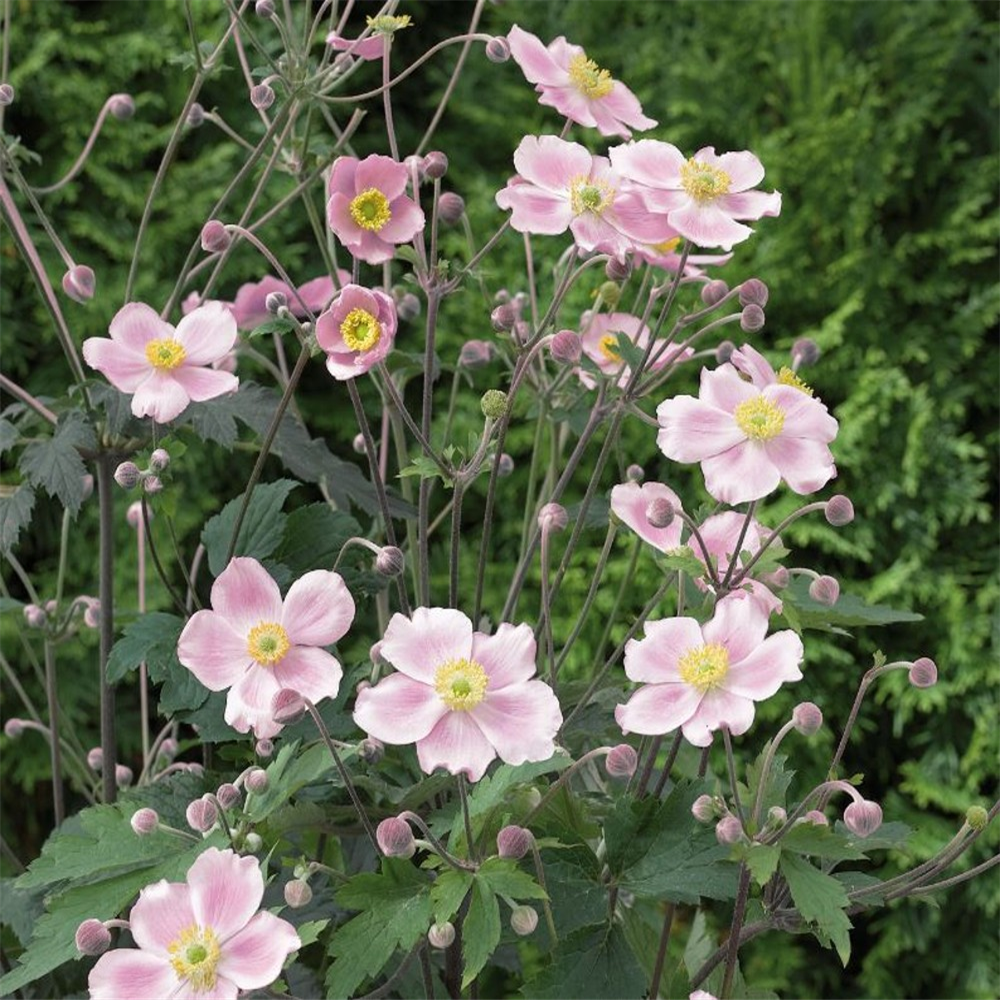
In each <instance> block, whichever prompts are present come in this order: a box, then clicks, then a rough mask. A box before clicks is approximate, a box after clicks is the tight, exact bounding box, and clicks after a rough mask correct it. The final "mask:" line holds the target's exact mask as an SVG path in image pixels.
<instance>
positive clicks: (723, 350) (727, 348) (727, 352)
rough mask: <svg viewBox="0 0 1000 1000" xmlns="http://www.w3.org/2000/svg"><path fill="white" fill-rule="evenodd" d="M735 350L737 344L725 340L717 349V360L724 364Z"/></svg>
mask: <svg viewBox="0 0 1000 1000" xmlns="http://www.w3.org/2000/svg"><path fill="white" fill-rule="evenodd" d="M735 350H736V345H735V344H734V343H733V342H732V341H731V340H723V341H721V342H720V344H719V346H718V347H716V349H715V360H716V361H718V362H719V364H720V365H724V364H725V363H726V362H727V361H728V360H729V359H730V358H731V357H732V356H733V351H735Z"/></svg>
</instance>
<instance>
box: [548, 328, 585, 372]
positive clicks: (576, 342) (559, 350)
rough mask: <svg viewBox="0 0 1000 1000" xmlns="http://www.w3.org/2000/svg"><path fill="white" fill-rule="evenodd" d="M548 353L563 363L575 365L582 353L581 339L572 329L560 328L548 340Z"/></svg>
mask: <svg viewBox="0 0 1000 1000" xmlns="http://www.w3.org/2000/svg"><path fill="white" fill-rule="evenodd" d="M549 353H550V354H551V355H552V357H553V358H554V359H555V360H556V361H559V362H561V363H562V364H564V365H575V364H576V363H577V362H578V361H579V360H580V355H581V354H583V341H582V340H581V339H580V335H579V334H578V333H576V332H574V331H573V330H560V331H559V332H558V333H557V334H556V335H555V336H554V337H553V338H552V340H551V341H550V342H549Z"/></svg>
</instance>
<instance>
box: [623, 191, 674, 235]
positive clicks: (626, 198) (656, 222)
mask: <svg viewBox="0 0 1000 1000" xmlns="http://www.w3.org/2000/svg"><path fill="white" fill-rule="evenodd" d="M614 219H615V225H616V227H617V228H618V230H619V231H620V232H622V233H624V234H625V235H626V236H628V237H629V238H630V239H632V240H634V241H635V242H636V243H661V242H663V241H664V240H668V239H672V238H673V235H674V230H673V228H672V227H671V226H670V224H669V223H668V222H667V216H666V213H664V214H662V215H657V214H656V213H655V212H650V210H649V208H648V207H647V205H646V203H645V201H644V200H643V199H642V197H641V196H640V195H639V194H638V192H632V193H624V194H619V195H618V197H617V198H615V203H614Z"/></svg>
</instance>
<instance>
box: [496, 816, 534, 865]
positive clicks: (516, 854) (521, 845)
mask: <svg viewBox="0 0 1000 1000" xmlns="http://www.w3.org/2000/svg"><path fill="white" fill-rule="evenodd" d="M534 839H535V838H534V837H533V836H532V835H531V831H530V830H526V829H525V828H524V827H523V826H514V825H513V824H511V825H509V826H505V827H504V828H503V829H502V830H501V831H500V832H499V833H498V834H497V854H499V855H500V857H501V858H510V859H511V860H514V861H516V860H518V859H519V858H523V857H524V856H525V854H527V853H528V851H530V850H531V844H532V841H533V840H534Z"/></svg>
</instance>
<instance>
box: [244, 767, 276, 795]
mask: <svg viewBox="0 0 1000 1000" xmlns="http://www.w3.org/2000/svg"><path fill="white" fill-rule="evenodd" d="M243 784H244V785H246V786H247V791H248V792H253V793H254V795H261V794H262V793H263V792H266V791H267V788H268V785H270V784H271V779H270V778H269V777H268V776H267V771H265V770H264V768H262V767H255V768H254V769H253V770H252V771H251V772H250V773H249V774H248V775H247V776H246V777H245V778H244V779H243Z"/></svg>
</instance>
